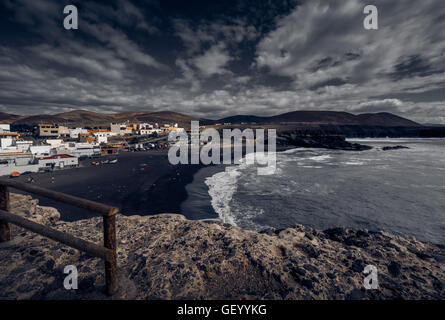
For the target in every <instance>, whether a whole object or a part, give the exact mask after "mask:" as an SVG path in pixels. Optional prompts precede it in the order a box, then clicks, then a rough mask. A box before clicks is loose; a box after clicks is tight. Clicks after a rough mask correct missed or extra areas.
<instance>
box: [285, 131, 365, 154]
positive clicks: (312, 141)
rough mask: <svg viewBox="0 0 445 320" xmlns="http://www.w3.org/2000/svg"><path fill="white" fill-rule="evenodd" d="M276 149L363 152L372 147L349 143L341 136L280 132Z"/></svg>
mask: <svg viewBox="0 0 445 320" xmlns="http://www.w3.org/2000/svg"><path fill="white" fill-rule="evenodd" d="M277 147H278V148H287V147H302V148H325V149H337V150H350V151H363V150H370V149H372V147H370V146H366V145H361V144H358V143H350V142H348V141H346V139H345V137H344V136H341V135H325V134H321V133H317V132H311V133H305V132H301V131H298V130H297V131H291V132H280V133H279V134H278V137H277Z"/></svg>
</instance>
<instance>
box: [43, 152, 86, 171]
mask: <svg viewBox="0 0 445 320" xmlns="http://www.w3.org/2000/svg"><path fill="white" fill-rule="evenodd" d="M38 161H39V166H40V167H41V168H45V167H51V168H60V169H63V168H65V167H73V166H77V165H78V164H79V159H78V158H77V157H75V156H72V155H69V154H55V155H52V156H49V157H42V158H38Z"/></svg>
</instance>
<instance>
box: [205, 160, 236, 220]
mask: <svg viewBox="0 0 445 320" xmlns="http://www.w3.org/2000/svg"><path fill="white" fill-rule="evenodd" d="M240 174H241V173H240V172H239V166H230V167H226V170H225V171H223V172H218V173H216V174H214V175H213V176H211V177H208V178H206V180H205V184H206V185H207V186H208V187H209V195H210V197H211V199H212V200H211V203H212V207H213V209H214V210H215V212H216V213H217V214H218V216H219V218H220V219H221V220H222V221H223V222H224V223H230V224H232V225H236V223H235V218H234V217H233V215H232V213H231V210H230V200H232V196H233V194H234V193H235V191H236V188H237V181H238V177H239V176H240Z"/></svg>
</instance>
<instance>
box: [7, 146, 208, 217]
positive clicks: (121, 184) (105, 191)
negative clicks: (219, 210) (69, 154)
mask: <svg viewBox="0 0 445 320" xmlns="http://www.w3.org/2000/svg"><path fill="white" fill-rule="evenodd" d="M113 159H118V162H117V163H115V164H100V165H98V166H96V165H92V164H91V162H92V161H99V162H101V161H104V160H113ZM202 167H203V165H171V164H170V163H169V162H168V159H167V151H166V150H152V151H146V152H122V153H121V154H119V155H114V156H104V157H101V158H98V159H87V160H83V161H81V162H80V168H75V169H64V170H56V171H54V172H45V173H37V174H31V176H32V177H33V178H34V183H35V184H36V185H38V186H42V187H45V188H49V189H52V190H57V191H60V192H64V193H67V194H71V195H75V196H78V197H82V198H85V199H89V200H94V201H98V202H101V203H105V204H109V205H113V206H117V207H119V208H120V209H121V213H122V214H124V215H151V214H158V213H163V212H168V213H181V203H182V202H183V201H184V200H185V199H186V198H187V191H186V189H185V187H186V185H188V184H189V183H191V182H192V181H193V176H194V174H195V173H196V172H197V171H198V170H199V169H201V168H202ZM28 177H29V175H24V176H21V177H18V178H15V179H18V180H19V181H23V182H26V181H27V179H28ZM52 177H54V182H52ZM37 198H39V200H40V204H41V205H44V206H51V207H55V208H57V209H59V211H60V213H61V219H62V220H65V221H75V220H80V219H85V218H88V217H90V215H89V214H88V212H87V211H85V210H83V209H78V208H74V207H72V206H67V205H64V204H61V203H58V202H55V201H52V200H48V199H45V198H41V197H37ZM209 204H210V197H209ZM208 210H209V211H208V213H209V216H208V217H205V218H214V217H215V216H216V213H214V211H213V209H212V207H211V206H210V205H209V206H208ZM186 216H187V218H189V219H201V218H203V217H202V216H199V217H194V216H192V214H191V213H190V212H189V214H186Z"/></svg>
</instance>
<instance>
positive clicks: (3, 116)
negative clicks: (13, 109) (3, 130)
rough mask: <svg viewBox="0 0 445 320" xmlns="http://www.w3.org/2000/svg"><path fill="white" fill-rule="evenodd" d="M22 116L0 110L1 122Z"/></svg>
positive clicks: (11, 120)
mask: <svg viewBox="0 0 445 320" xmlns="http://www.w3.org/2000/svg"><path fill="white" fill-rule="evenodd" d="M22 118H24V116H19V115H16V114H9V113H4V112H0V122H2V123H12V122H14V121H17V120H19V119H22Z"/></svg>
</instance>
